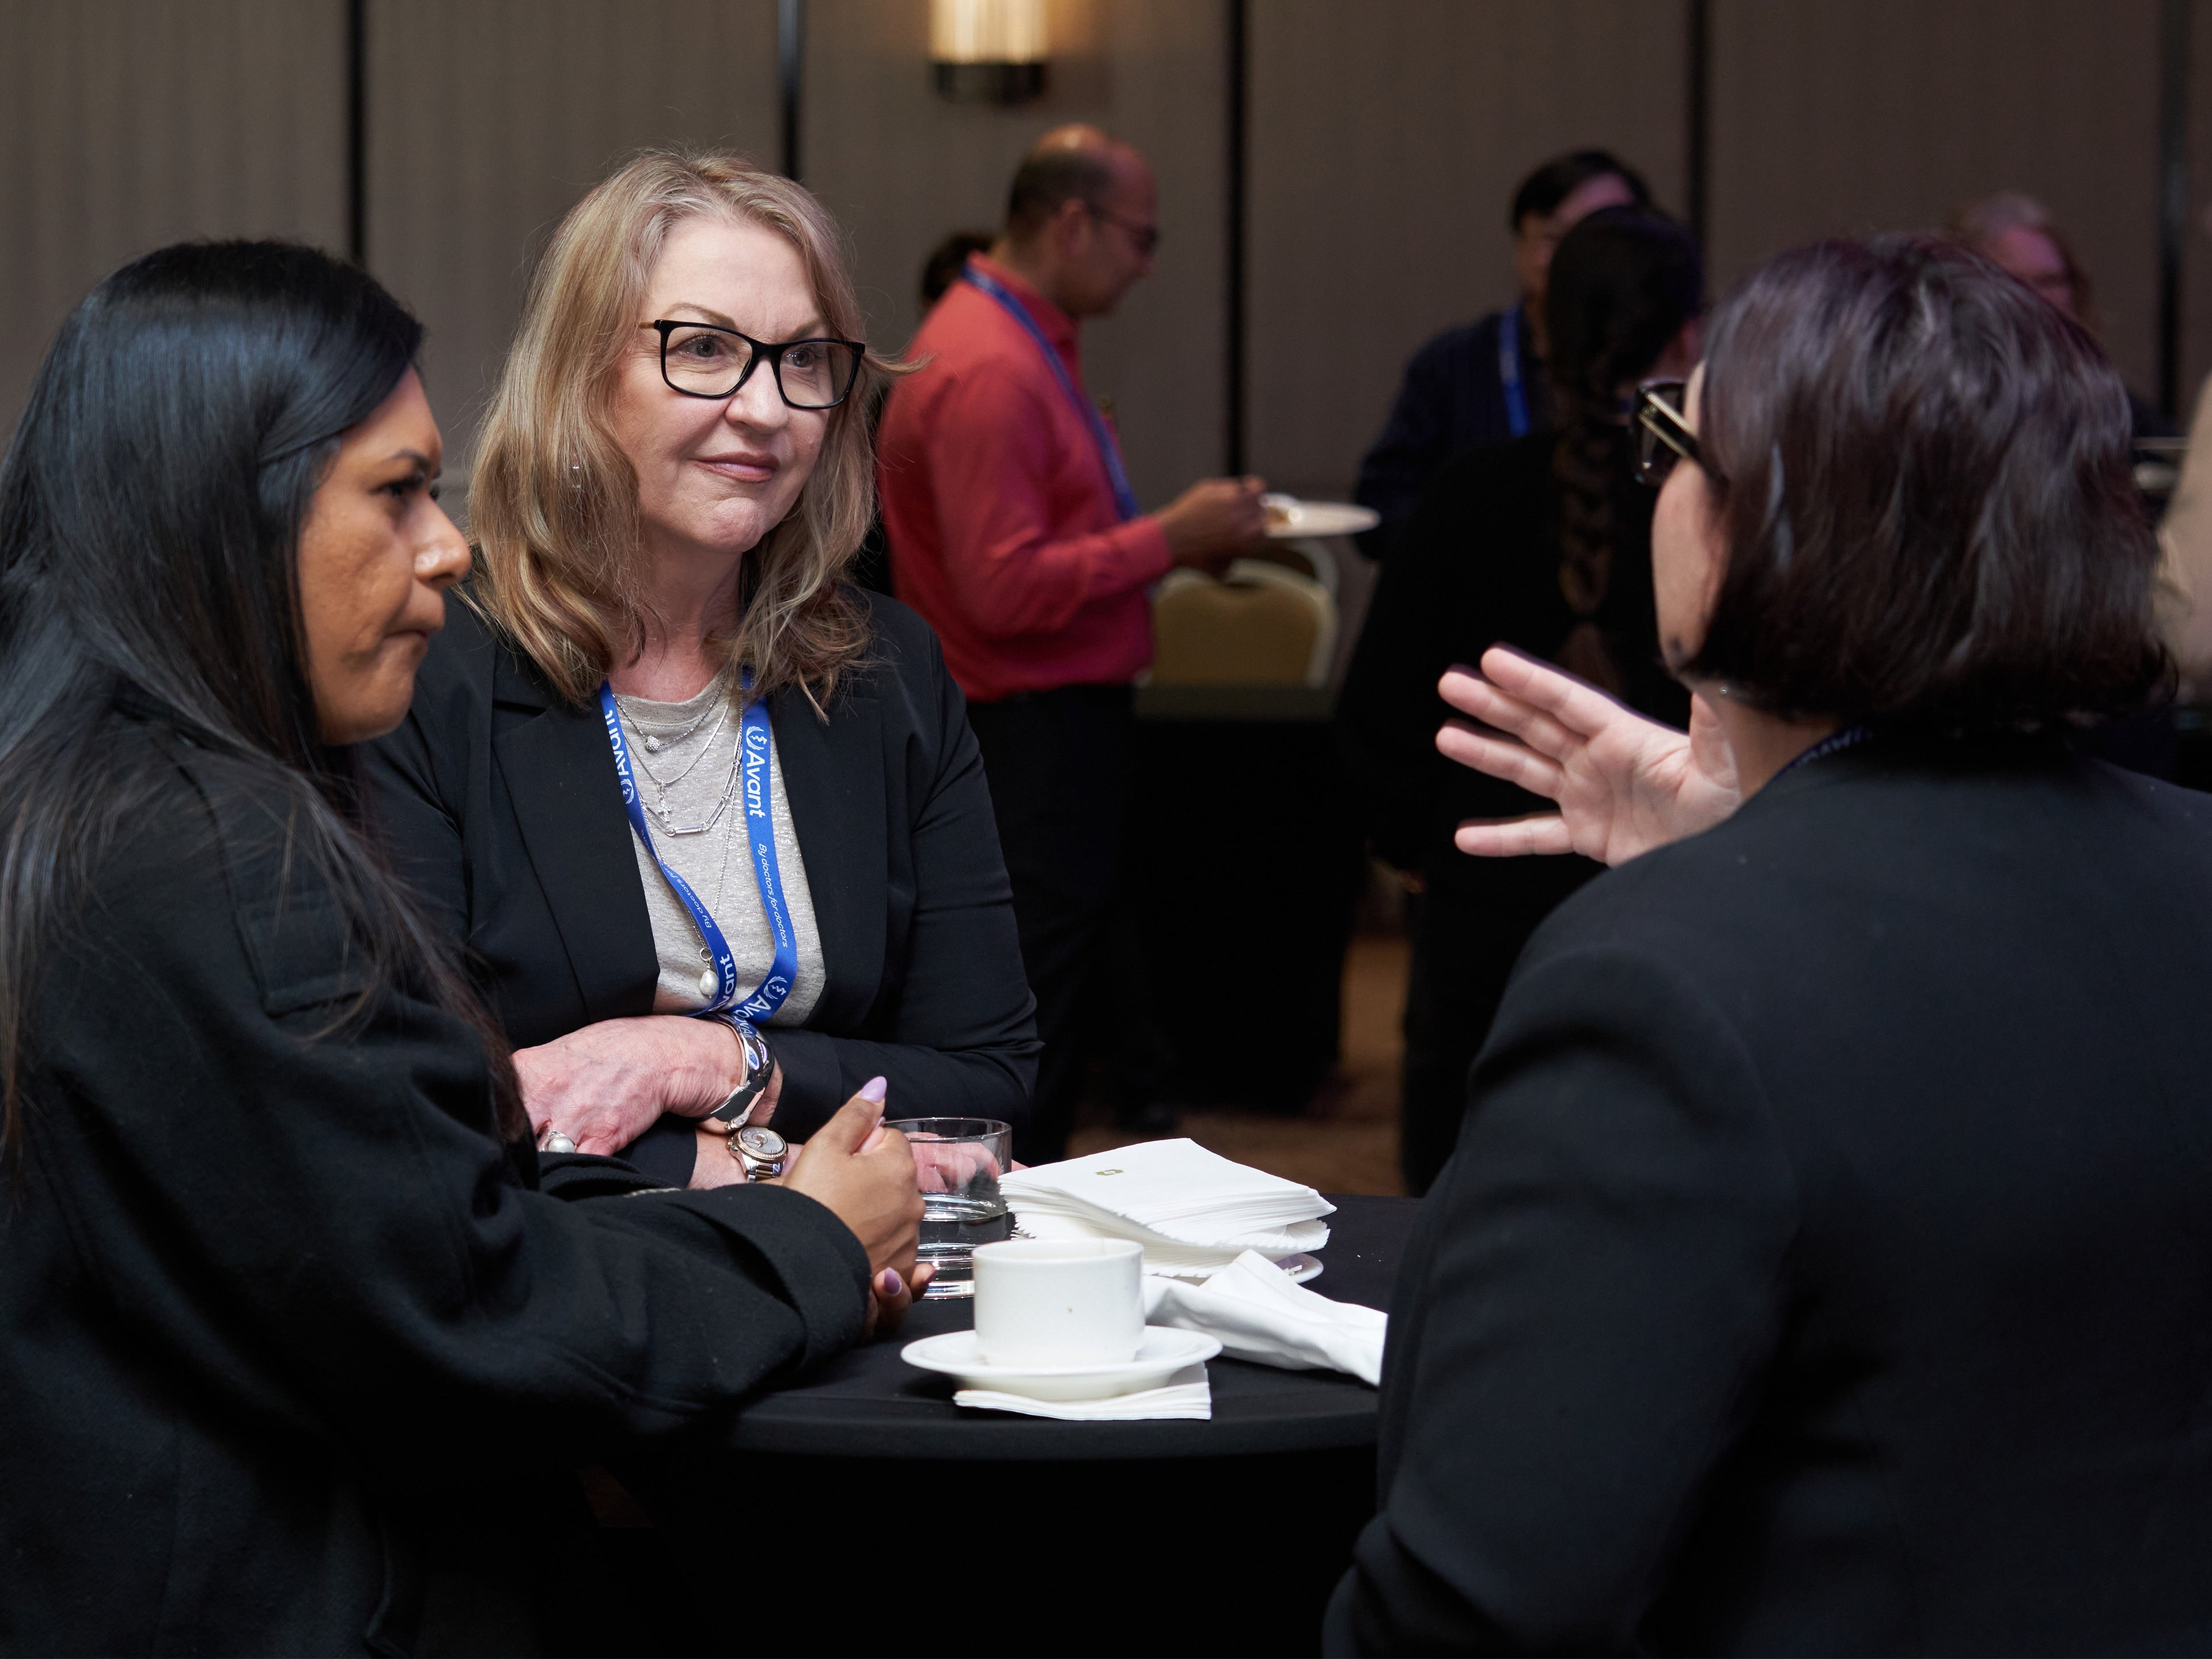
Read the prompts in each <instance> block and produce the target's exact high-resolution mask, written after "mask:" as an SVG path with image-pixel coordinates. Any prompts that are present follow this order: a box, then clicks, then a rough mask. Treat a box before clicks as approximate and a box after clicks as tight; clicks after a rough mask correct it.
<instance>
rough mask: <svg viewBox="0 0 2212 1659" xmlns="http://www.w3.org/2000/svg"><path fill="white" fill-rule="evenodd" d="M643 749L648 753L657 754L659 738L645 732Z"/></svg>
mask: <svg viewBox="0 0 2212 1659" xmlns="http://www.w3.org/2000/svg"><path fill="white" fill-rule="evenodd" d="M645 750H646V753H647V754H649V755H657V754H659V752H660V739H659V738H656V737H653V735H652V734H651V733H647V736H646V739H645Z"/></svg>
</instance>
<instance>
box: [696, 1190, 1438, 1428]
mask: <svg viewBox="0 0 2212 1659" xmlns="http://www.w3.org/2000/svg"><path fill="white" fill-rule="evenodd" d="M1330 1202H1332V1203H1334V1205H1335V1206H1337V1213H1336V1214H1335V1215H1334V1216H1333V1217H1332V1218H1330V1221H1329V1244H1328V1249H1326V1250H1324V1251H1322V1275H1321V1277H1320V1278H1318V1279H1312V1280H1310V1281H1309V1285H1308V1288H1310V1289H1311V1290H1313V1291H1316V1292H1318V1293H1319V1294H1321V1295H1322V1296H1327V1297H1334V1299H1335V1300H1337V1301H1340V1302H1358V1303H1362V1304H1365V1305H1366V1306H1368V1307H1370V1308H1383V1307H1387V1306H1388V1305H1389V1299H1390V1281H1391V1278H1392V1275H1393V1274H1395V1272H1396V1271H1397V1262H1398V1254H1399V1250H1400V1249H1401V1246H1402V1245H1403V1243H1404V1242H1405V1237H1406V1231H1407V1228H1408V1227H1410V1226H1411V1225H1413V1211H1414V1209H1415V1207H1416V1206H1415V1205H1414V1203H1413V1200H1411V1199H1403V1198H1358V1197H1343V1196H1339V1197H1334V1198H1332V1199H1331V1200H1330ZM973 1306H974V1304H972V1303H970V1302H969V1301H967V1300H966V1299H964V1298H958V1299H951V1300H947V1301H943V1302H925V1303H923V1304H921V1306H920V1307H918V1308H916V1309H915V1310H914V1312H913V1314H912V1315H911V1316H909V1317H908V1320H907V1322H906V1323H905V1324H904V1325H902V1327H901V1328H899V1329H898V1330H897V1331H896V1332H894V1333H892V1334H890V1335H888V1336H883V1337H878V1339H877V1340H875V1341H873V1342H872V1343H870V1344H869V1345H868V1346H866V1347H862V1348H857V1349H855V1350H854V1351H853V1352H850V1353H848V1354H845V1355H842V1356H841V1357H840V1358H837V1359H836V1360H833V1361H831V1362H830V1364H829V1365H827V1366H825V1367H824V1368H823V1370H821V1371H820V1372H818V1373H817V1375H816V1376H814V1377H813V1378H811V1380H809V1381H808V1382H805V1383H801V1384H799V1386H798V1387H796V1388H791V1389H782V1390H781V1391H780V1392H778V1393H775V1394H772V1395H769V1396H768V1397H767V1398H765V1399H763V1401H760V1402H759V1403H758V1404H757V1405H755V1406H753V1407H750V1408H748V1409H747V1410H746V1411H745V1413H744V1415H743V1416H741V1417H739V1418H738V1420H737V1425H736V1427H735V1429H734V1431H732V1436H731V1440H730V1443H731V1444H732V1446H734V1447H735V1448H736V1449H738V1450H740V1451H750V1452H776V1453H787V1454H794V1455H811V1456H826V1457H902V1458H907V1457H910V1458H927V1459H934V1458H1050V1459H1055V1460H1067V1461H1071V1462H1073V1461H1077V1460H1082V1459H1089V1458H1101V1457H1107V1458H1120V1457H1222V1456H1237V1455H1246V1454H1249V1453H1254V1452H1287V1451H1312V1450H1319V1449H1322V1448H1325V1447H1331V1446H1371V1445H1372V1444H1374V1443H1375V1401H1376V1395H1375V1390H1374V1389H1370V1388H1369V1387H1368V1386H1367V1385H1366V1384H1365V1383H1361V1382H1358V1380H1356V1379H1354V1378H1352V1377H1349V1376H1345V1375H1343V1374H1342V1373H1341V1372H1339V1371H1286V1370H1277V1369H1276V1368H1274V1367H1273V1366H1269V1365H1254V1364H1245V1363H1243V1361H1240V1360H1235V1359H1216V1360H1213V1361H1212V1362H1211V1363H1210V1364H1208V1366H1207V1373H1208V1376H1209V1380H1210V1381H1211V1382H1212V1388H1213V1419H1212V1421H1211V1422H1208V1423H1193V1422H1175V1421H1160V1422H1151V1423H1144V1422H1139V1423H1061V1422H1057V1421H1054V1420H1053V1419H1049V1418H1042V1417H1018V1416H1015V1415H1012V1413H1004V1412H977V1411H969V1410H967V1409H965V1408H963V1407H958V1406H956V1405H954V1404H953V1403H952V1390H953V1388H954V1386H955V1384H954V1383H953V1382H952V1379H951V1378H950V1377H947V1376H938V1375H935V1374H933V1373H931V1372H928V1371H923V1370H916V1369H915V1367H914V1366H912V1365H909V1364H907V1363H906V1362H905V1361H904V1360H903V1359H902V1358H899V1352H900V1350H901V1349H902V1348H903V1347H905V1346H906V1345H907V1344H908V1343H909V1342H912V1341H915V1340H919V1339H920V1338H922V1337H926V1336H935V1335H938V1334H939V1333H941V1332H945V1331H964V1330H967V1329H969V1328H971V1327H972V1326H973V1325H974V1323H975V1319H974V1315H973Z"/></svg>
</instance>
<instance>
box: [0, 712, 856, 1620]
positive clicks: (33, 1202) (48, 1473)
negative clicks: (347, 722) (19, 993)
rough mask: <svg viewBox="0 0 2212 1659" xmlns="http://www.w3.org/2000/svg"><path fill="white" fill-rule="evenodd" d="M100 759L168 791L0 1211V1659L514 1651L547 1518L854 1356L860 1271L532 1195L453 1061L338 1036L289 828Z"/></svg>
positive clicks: (408, 1034) (751, 1220) (734, 1211)
mask: <svg viewBox="0 0 2212 1659" xmlns="http://www.w3.org/2000/svg"><path fill="white" fill-rule="evenodd" d="M118 732H119V735H118V744H119V745H127V746H131V747H133V748H136V749H137V750H138V751H139V752H138V754H137V757H136V758H137V759H142V760H146V761H148V762H149V763H151V765H152V766H153V768H154V769H155V777H156V780H157V787H155V790H154V792H153V794H152V798H151V799H150V800H149V803H148V805H147V808H146V811H144V812H143V815H142V816H141V817H139V819H138V821H137V829H136V833H134V834H132V835H131V836H129V838H128V839H127V840H126V841H125V844H124V845H122V846H121V847H120V848H118V849H116V850H115V851H113V852H112V854H109V855H108V856H107V857H106V860H105V861H104V863H103V865H102V866H101V868H100V872H99V875H98V878H97V881H96V884H95V887H94V890H93V893H92V896H91V899H90V902H88V903H87V904H86V905H85V907H84V908H83V909H82V913H81V914H79V915H76V916H74V917H72V918H71V921H70V927H69V928H68V930H67V932H66V933H65V934H64V937H63V938H62V939H60V940H59V941H58V944H57V945H56V947H55V948H54V950H53V951H52V954H51V955H50V957H49V958H48V959H47V961H46V965H45V969H44V971H43V973H42V974H41V976H40V983H39V985H38V987H37V1000H36V1004H35V1006H34V1008H33V1019H32V1023H31V1026H30V1036H31V1042H32V1063H31V1065H30V1067H29V1069H28V1071H27V1074H26V1078H25V1083H26V1096H27V1098H26V1102H25V1105H24V1109H23V1117H22V1132H21V1146H20V1148H19V1149H18V1150H17V1157H18V1158H20V1162H17V1161H16V1158H10V1160H9V1168H8V1169H7V1170H6V1173H5V1176H4V1177H3V1178H0V1206H4V1215H5V1232H4V1238H5V1248H4V1249H0V1312H3V1313H4V1329H5V1333H6V1334H5V1337H4V1339H0V1423H4V1424H5V1425H6V1435H7V1446H6V1450H5V1453H4V1457H5V1463H6V1471H7V1473H6V1478H5V1479H4V1480H0V1562H4V1564H5V1566H4V1572H5V1589H4V1590H0V1650H4V1651H7V1652H9V1653H178V1652H195V1653H210V1652H213V1653H336V1652H359V1651H362V1650H363V1649H364V1648H368V1649H369V1650H374V1651H377V1652H384V1653H397V1652H410V1651H415V1650H418V1649H419V1650H430V1651H457V1650H468V1651H484V1652H513V1651H522V1650H531V1649H532V1648H534V1647H536V1646H538V1644H540V1643H541V1642H542V1641H543V1640H544V1639H546V1638H547V1637H548V1635H549V1634H550V1633H549V1632H545V1631H544V1630H543V1629H542V1628H540V1627H535V1626H533V1625H532V1615H531V1611H530V1606H529V1603H530V1602H531V1601H532V1599H533V1589H532V1587H533V1586H544V1585H545V1584H546V1583H548V1580H547V1577H546V1575H548V1574H549V1573H550V1574H553V1575H556V1577H557V1575H558V1574H559V1572H560V1571H561V1570H562V1568H561V1562H560V1560H559V1558H557V1557H550V1556H549V1557H540V1558H538V1559H533V1554H534V1553H535V1550H536V1546H534V1545H533V1543H532V1540H533V1538H542V1537H543V1535H544V1532H545V1529H546V1527H547V1522H548V1520H549V1516H550V1515H551V1514H552V1513H553V1512H554V1509H555V1500H554V1499H553V1498H552V1497H551V1496H550V1493H551V1492H552V1491H553V1490H555V1488H556V1483H557V1482H558V1481H560V1480H564V1479H565V1480H566V1482H567V1486H568V1492H569V1493H570V1494H571V1496H572V1497H573V1495H574V1492H575V1481H574V1474H573V1471H574V1468H575V1467H576V1466H577V1465H578V1464H580V1463H588V1462H593V1461H595V1460H596V1459H598V1458H599V1457H601V1456H604V1455H607V1454H608V1453H610V1452H611V1451H612V1450H614V1449H616V1448H617V1447H618V1446H621V1445H625V1444H627V1445H633V1446H635V1445H636V1444H638V1443H641V1441H643V1440H645V1439H647V1438H665V1437H668V1436H670V1435H671V1434H674V1433H676V1432H677V1431H680V1430H683V1429H684V1428H685V1427H686V1426H687V1425H699V1427H700V1428H701V1429H702V1431H706V1430H711V1428H712V1427H713V1425H714V1422H715V1420H716V1419H718V1418H719V1417H720V1416H723V1415H726V1413H727V1411H728V1409H729V1408H730V1407H732V1406H733V1405H735V1404H736V1403H737V1402H738V1401H739V1400H740V1399H741V1398H742V1397H743V1396H744V1395H745V1394H746V1393H747V1392H748V1391H749V1390H751V1389H757V1388H758V1387H760V1386H761V1385H762V1384H763V1383H766V1382H769V1381H771V1380H774V1379H776V1378H778V1377H780V1376H786V1375H788V1374H790V1373H792V1372H793V1371H795V1370H797V1369H798V1368H799V1367H800V1366H801V1365H803V1364H806V1363H807V1362H809V1361H811V1360H813V1359H816V1358H821V1357H823V1356H825V1355H828V1354H830V1353H834V1352H838V1351H840V1350H841V1349H842V1348H844V1347H846V1346H848V1345H849V1344H851V1343H852V1342H853V1341H854V1340H857V1339H858V1337H859V1335H860V1321H861V1315H862V1310H863V1308H864V1305H865V1302H866V1282H867V1271H868V1269H867V1260H866V1255H865V1253H864V1252H863V1251H862V1250H861V1249H860V1244H859V1243H858V1241H857V1240H855V1239H854V1237H853V1236H852V1234H851V1233H850V1232H848V1231H847V1230H846V1228H845V1227H844V1225H842V1223H840V1222H839V1221H838V1220H837V1218H836V1217H835V1216H834V1215H832V1214H831V1213H830V1212H829V1211H828V1210H826V1209H824V1208H823V1207H822V1206H820V1205H819V1204H817V1203H815V1202H814V1201H813V1200H810V1199H807V1198H805V1197H802V1196H801V1195H799V1194H796V1193H793V1192H789V1191H787V1190H785V1189H782V1188H743V1187H739V1188H723V1189H720V1190H718V1191H714V1192H701V1193H659V1194H645V1195H643V1196H606V1197H599V1198H585V1199H579V1200H573V1201H563V1200H556V1199H554V1198H551V1197H549V1196H547V1195H545V1194H542V1193H538V1192H535V1191H532V1184H533V1176H534V1170H535V1161H534V1159H533V1158H532V1153H531V1149H530V1147H529V1145H528V1144H527V1142H523V1143H520V1144H518V1145H517V1146H514V1147H513V1148H512V1149H511V1150H503V1149H502V1147H501V1145H500V1143H499V1141H498V1139H495V1134H494V1133H493V1118H492V1111H491V1102H490V1091H489V1082H488V1074H487V1072H486V1068H485V1065H484V1060H483V1048H482V1047H481V1045H480V1043H479V1042H478V1041H477V1038H476V1036H475V1035H474V1033H473V1032H472V1031H471V1030H470V1029H469V1028H468V1027H466V1026H465V1025H463V1024H460V1023H459V1022H458V1021H456V1020H454V1019H453V1018H449V1017H448V1016H447V1015H445V1014H443V1013H442V1012H440V1011H438V1010H437V1009H436V1008H435V1006H432V1005H431V1004H429V1003H428V1002H427V1001H425V1000H422V999H421V998H420V997H418V996H416V995H412V994H408V993H406V992H404V991H401V992H398V993H394V994H390V995H386V996H384V997H382V998H381V999H380V1000H376V1001H374V1003H373V1004H372V1005H371V1006H370V1007H369V1008H368V1010H367V1011H366V1012H365V1013H364V1014H363V1015H362V1017H361V1018H360V1019H359V1020H358V1021H356V1023H353V1024H347V1023H346V1019H345V1017H346V1015H347V1012H348V1010H349V1005H350V1004H351V1003H352V1001H353V1000H354V999H355V998H356V994H358V993H359V992H360V990H361V989H362V981H360V979H359V978H358V977H357V976H356V975H355V974H353V973H349V971H348V970H347V968H346V961H347V955H346V937H345V933H344V931H343V923H342V922H341V921H340V920H339V917H338V913H337V908H336V906H335V902H334V900H333V898H332V896H331V891H330V889H329V887H328V885H327V884H325V882H324V881H323V880H322V879H321V878H319V876H318V875H317V873H316V872H314V871H313V869H312V868H310V867H308V866H307V864H306V863H305V861H303V860H294V861H293V862H292V863H291V866H290V868H289V875H288V874H287V872H286V869H285V856H284V848H283V835H282V829H281V826H282V823H283V811H282V800H281V798H276V799H272V798H271V793H270V791H269V790H268V789H267V787H266V785H265V783H263V782H262V781H259V780H258V779H257V778H256V777H255V776H254V775H252V774H251V773H248V772H246V771H245V770H244V769H242V768H240V765H239V764H238V763H235V762H233V761H227V760H223V759H219V758H216V757H211V756H210V755H209V754H208V753H207V752H206V751H204V750H194V749H191V747H189V746H188V745H186V744H184V743H183V741H182V740H181V739H179V738H177V737H176V736H175V735H174V734H173V733H171V732H167V730H166V728H149V726H146V725H143V724H140V723H137V722H136V721H129V720H121V719H118ZM149 748H150V749H151V750H153V751H154V752H152V753H151V754H149V753H148V752H146V751H147V750H148V749H149ZM124 758H125V761H126V763H129V762H131V761H132V760H133V758H134V757H132V756H131V755H128V754H126V755H125V756H124ZM353 954H354V959H355V960H356V962H357V961H358V960H359V952H358V951H357V950H356V951H355V952H354V953H353ZM580 1162H581V1163H583V1164H598V1165H599V1166H601V1174H600V1176H599V1181H600V1184H601V1186H602V1188H603V1189H604V1190H606V1191H608V1192H610V1193H612V1192H617V1191H623V1190H625V1189H626V1190H629V1191H632V1192H634V1191H635V1189H636V1188H640V1187H641V1186H642V1185H643V1184H644V1183H643V1182H641V1180H640V1179H639V1178H638V1177H636V1176H635V1175H634V1174H633V1175H632V1176H630V1177H629V1181H628V1182H627V1183H626V1188H625V1186H624V1184H623V1183H612V1182H609V1181H608V1179H607V1177H606V1174H605V1169H606V1165H607V1164H608V1161H607V1160H581V1161H580Z"/></svg>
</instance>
